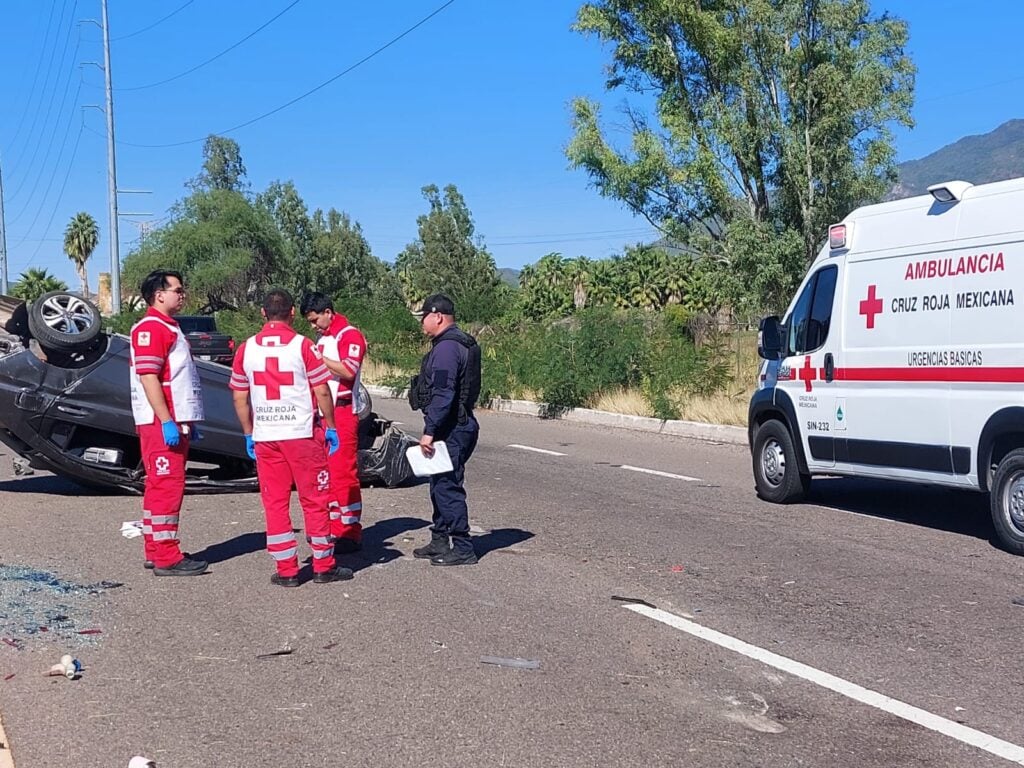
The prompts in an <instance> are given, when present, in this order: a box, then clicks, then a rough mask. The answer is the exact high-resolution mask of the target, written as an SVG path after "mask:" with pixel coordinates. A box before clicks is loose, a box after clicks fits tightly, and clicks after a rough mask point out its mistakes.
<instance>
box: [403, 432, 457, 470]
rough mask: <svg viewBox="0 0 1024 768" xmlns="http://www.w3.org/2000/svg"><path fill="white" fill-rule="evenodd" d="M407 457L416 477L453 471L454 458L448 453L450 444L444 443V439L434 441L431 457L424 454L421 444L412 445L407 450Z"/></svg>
mask: <svg viewBox="0 0 1024 768" xmlns="http://www.w3.org/2000/svg"><path fill="white" fill-rule="evenodd" d="M405 457H406V458H407V459H408V460H409V466H410V467H411V468H412V473H413V474H414V475H416V477H426V476H427V475H440V474H441V473H443V472H451V471H452V459H451V456H449V455H448V446H447V445H445V444H444V440H440V441H438V442H436V443H434V455H433V456H431V457H430V458H429V459H428V458H427V457H426V456H424V455H423V450H422V449H421V448H420V447H419V445H413V446H410V447H409V448H408V449H407V450H406V451H405Z"/></svg>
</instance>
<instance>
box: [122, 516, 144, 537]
mask: <svg viewBox="0 0 1024 768" xmlns="http://www.w3.org/2000/svg"><path fill="white" fill-rule="evenodd" d="M121 535H122V536H124V537H125V538H126V539H134V538H135V537H136V536H141V535H142V521H141V520H130V521H128V522H124V523H121Z"/></svg>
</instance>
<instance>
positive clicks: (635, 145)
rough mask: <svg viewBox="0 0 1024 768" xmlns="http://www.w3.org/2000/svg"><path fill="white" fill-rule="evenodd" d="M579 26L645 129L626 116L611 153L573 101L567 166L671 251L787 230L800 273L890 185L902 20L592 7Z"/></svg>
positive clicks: (850, 4)
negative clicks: (831, 227)
mask: <svg viewBox="0 0 1024 768" xmlns="http://www.w3.org/2000/svg"><path fill="white" fill-rule="evenodd" d="M574 28H575V29H576V30H577V31H579V32H581V33H584V34H591V35H595V36H597V37H598V38H599V39H600V40H601V41H602V42H604V43H608V44H610V45H611V46H612V51H613V53H612V63H611V65H610V67H609V75H608V79H607V83H606V85H607V88H608V89H609V90H617V89H624V90H626V91H630V92H633V93H637V94H646V95H649V96H652V97H653V118H654V120H653V121H652V120H651V116H650V115H648V114H647V113H646V112H645V111H644V109H643V108H642V107H641V106H637V105H631V106H627V107H626V113H627V118H628V120H629V123H630V125H631V126H632V145H631V148H630V150H629V151H621V150H619V149H617V148H616V147H614V146H613V144H612V142H611V141H610V140H609V139H608V137H607V136H606V135H605V134H604V133H603V132H602V128H601V125H600V110H599V108H598V106H597V104H596V103H594V102H592V101H588V100H586V99H577V100H576V101H575V102H574V104H573V127H574V137H573V139H572V141H571V142H570V144H569V147H568V149H567V156H568V158H569V160H570V163H571V164H572V166H574V167H576V168H582V169H584V170H586V172H587V173H588V174H589V175H590V177H591V179H592V180H593V181H594V183H595V184H596V186H597V189H598V190H599V191H600V193H601V194H602V195H604V196H607V197H613V198H616V199H619V200H621V201H623V202H624V203H625V204H626V205H627V207H629V208H630V209H631V210H633V211H634V212H636V213H637V214H640V215H642V216H644V217H645V218H646V219H647V220H648V221H650V222H651V224H653V225H654V226H655V227H657V228H658V229H660V230H661V231H663V232H665V233H666V234H667V235H669V236H671V237H673V238H674V239H677V240H679V241H680V242H687V241H688V239H689V238H690V236H691V235H693V234H695V233H702V234H703V235H704V236H705V237H707V238H710V239H711V240H714V241H721V240H723V239H725V238H726V237H727V235H728V233H729V225H730V224H731V223H733V222H735V221H737V220H739V219H748V220H751V221H753V222H754V223H755V225H756V226H757V227H758V228H760V227H761V226H763V225H767V226H769V227H771V228H773V229H774V230H775V231H776V232H777V233H785V232H786V231H787V230H792V231H794V232H796V233H797V235H798V236H799V241H800V244H801V253H802V256H803V259H804V263H805V264H806V262H807V261H808V260H810V259H811V258H813V256H814V254H815V251H816V250H817V246H818V244H819V243H820V241H821V239H822V237H823V234H824V232H825V231H826V229H827V225H828V224H829V223H831V222H833V221H835V220H838V219H839V218H841V217H842V216H844V215H845V214H846V213H847V212H849V210H851V209H852V208H853V207H855V206H857V205H859V204H861V203H864V202H868V201H873V200H876V199H878V198H879V197H880V196H881V195H882V194H883V193H884V192H885V190H886V189H887V188H888V187H889V185H891V183H892V181H893V180H894V178H895V166H894V151H893V140H892V135H891V131H890V129H889V126H890V125H891V124H892V123H899V124H902V125H905V126H910V125H912V120H911V117H910V107H911V102H912V93H913V82H914V72H915V70H914V66H913V64H912V63H911V61H910V59H909V58H908V57H907V56H906V55H905V53H904V46H905V45H906V42H907V27H906V24H905V23H904V22H903V21H901V20H898V19H895V18H892V17H890V16H888V15H882V16H874V15H872V13H871V11H870V7H869V3H868V2H867V0H722V1H718V2H700V1H699V0H643V2H641V0H598V1H597V2H591V3H586V4H584V5H583V6H582V7H581V8H580V10H579V13H578V15H577V19H576V23H575V25H574ZM653 122H656V123H657V125H654V124H653ZM787 242H789V241H788V240H787ZM786 261H787V262H788V259H787V260H786Z"/></svg>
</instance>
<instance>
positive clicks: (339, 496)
mask: <svg viewBox="0 0 1024 768" xmlns="http://www.w3.org/2000/svg"><path fill="white" fill-rule="evenodd" d="M334 422H335V424H336V425H337V429H338V443H339V446H338V450H337V451H335V453H334V455H333V456H327V467H328V469H330V472H331V535H332V536H334V537H335V538H337V539H351V540H352V541H357V542H358V541H360V540H361V539H362V537H363V525H362V515H363V492H362V489H361V488H360V487H359V458H358V453H359V417H358V416H357V415H356V414H355V412H354V411H353V410H352V404H351V403H347V404H339V405H338V407H337V408H335V409H334ZM318 425H319V426H318V428H317V429H316V431H315V435H316V438H317V440H318V441H319V442H320V444H321V445H322V446H323V449H324V455H327V445H326V443H325V442H324V424H323V422H322V421H320V422H318Z"/></svg>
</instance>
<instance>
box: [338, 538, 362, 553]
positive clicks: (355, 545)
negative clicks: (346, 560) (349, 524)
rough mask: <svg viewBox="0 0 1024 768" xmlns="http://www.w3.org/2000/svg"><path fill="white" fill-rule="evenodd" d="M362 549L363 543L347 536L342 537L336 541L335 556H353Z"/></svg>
mask: <svg viewBox="0 0 1024 768" xmlns="http://www.w3.org/2000/svg"><path fill="white" fill-rule="evenodd" d="M362 548H363V545H362V543H360V542H358V541H356V540H355V539H350V538H347V537H345V536H341V537H339V538H337V539H335V540H334V554H336V555H351V554H352V553H354V552H358V551H359V550H361V549H362Z"/></svg>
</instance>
